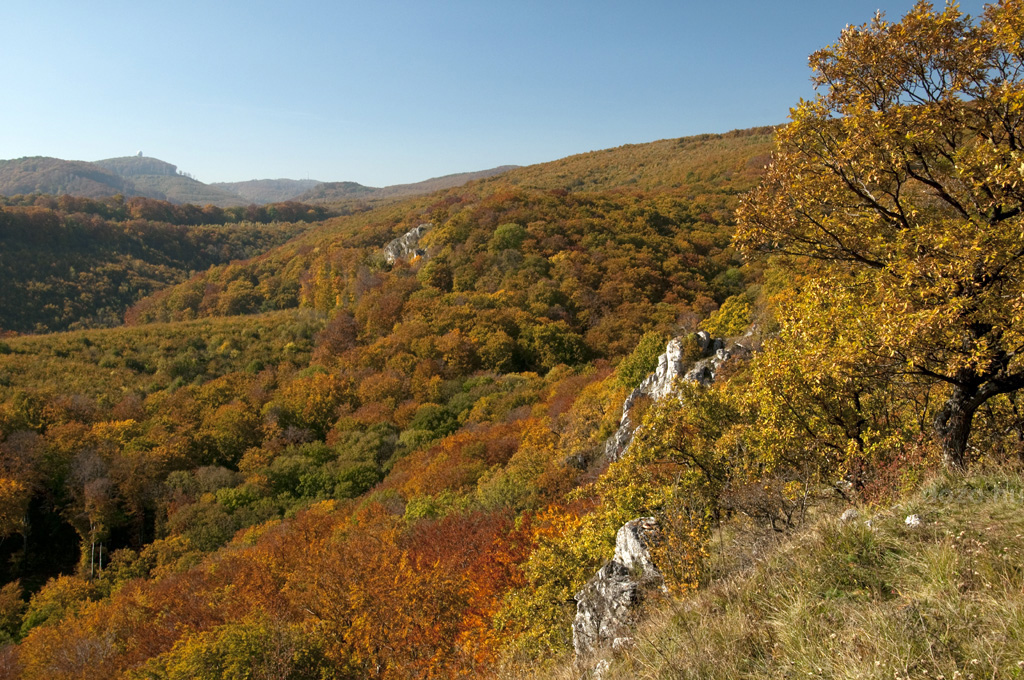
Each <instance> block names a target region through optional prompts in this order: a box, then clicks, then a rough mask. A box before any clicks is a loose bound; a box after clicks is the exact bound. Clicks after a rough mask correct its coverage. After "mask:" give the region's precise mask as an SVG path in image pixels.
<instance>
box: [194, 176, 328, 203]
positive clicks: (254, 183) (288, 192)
mask: <svg viewBox="0 0 1024 680" xmlns="http://www.w3.org/2000/svg"><path fill="white" fill-rule="evenodd" d="M319 184H321V182H320V180H316V179H251V180H249V181H247V182H213V183H211V184H210V185H209V186H211V187H216V188H218V189H223V190H224V191H230V192H231V193H233V194H238V195H239V196H241V197H242V198H244V199H245V200H247V201H249V202H251V203H256V204H259V205H262V204H264V203H279V202H282V201H291V200H294V199H295V197H297V196H299V195H301V194H303V193H305V192H307V191H309V190H310V189H312V188H313V187H315V186H317V185H319Z"/></svg>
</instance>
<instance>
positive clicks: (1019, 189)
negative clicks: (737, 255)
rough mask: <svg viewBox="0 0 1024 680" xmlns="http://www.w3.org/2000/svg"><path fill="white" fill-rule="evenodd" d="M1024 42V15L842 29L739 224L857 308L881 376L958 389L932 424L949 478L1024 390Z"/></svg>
mask: <svg viewBox="0 0 1024 680" xmlns="http://www.w3.org/2000/svg"><path fill="white" fill-rule="evenodd" d="M1022 38H1024V2H1020V1H1019V0H1003V1H1001V2H999V3H997V4H993V5H989V6H987V7H986V9H985V11H984V13H983V15H982V16H981V17H980V18H978V19H977V20H974V19H972V18H971V17H969V16H966V15H964V14H962V13H961V12H960V11H959V10H958V9H957V7H956V6H955V5H953V4H950V5H947V6H946V7H945V8H944V9H943V10H942V11H937V10H935V9H934V8H933V7H932V6H931V5H930V4H929V3H926V2H919V3H918V4H917V5H916V6H915V7H914V8H913V9H912V10H911V11H910V12H909V13H908V14H907V15H906V16H905V17H904V18H903V19H902V20H901V21H900V22H899V23H891V22H887V21H885V20H884V19H883V17H882V16H881V15H878V16H876V17H875V19H874V20H873V21H872V22H870V23H868V24H865V25H863V26H851V27H848V28H846V29H845V30H844V31H843V33H842V35H841V36H840V38H839V41H838V42H837V43H836V44H834V45H831V46H829V47H827V48H825V49H823V50H820V51H819V52H816V53H815V54H813V55H812V56H811V58H810V64H811V67H812V68H813V70H814V82H815V85H816V86H817V87H818V88H819V93H818V95H817V96H816V97H815V98H814V99H813V100H810V101H801V102H800V104H799V106H797V107H796V108H795V109H794V110H793V111H792V114H791V119H792V122H791V123H790V124H789V125H788V126H786V127H784V128H782V129H780V130H779V132H778V145H779V146H778V150H777V152H776V155H775V157H774V159H773V163H772V164H771V165H770V166H769V167H768V169H767V174H766V177H765V179H764V181H763V183H762V184H761V185H760V186H759V187H758V188H757V189H756V190H755V191H754V192H752V194H751V195H750V196H749V197H748V199H747V201H746V203H745V205H744V206H743V207H742V209H741V211H740V229H739V232H738V236H737V240H738V243H739V245H740V246H741V247H742V248H743V249H744V250H745V251H746V252H747V253H751V252H754V251H758V250H767V251H771V252H776V253H783V254H787V255H791V256H795V258H794V259H793V260H791V261H793V262H800V263H802V267H803V268H804V269H803V271H804V272H808V271H809V272H812V275H813V276H814V277H817V278H819V279H821V280H823V281H825V282H827V284H828V285H834V286H842V287H844V288H845V289H847V290H856V291H857V296H858V297H860V299H862V300H864V301H865V302H866V303H867V304H869V305H870V307H871V309H872V313H871V317H872V323H873V324H875V325H874V327H873V328H872V329H871V332H870V333H865V334H864V335H863V338H864V342H865V343H870V344H871V347H870V348H868V349H869V350H870V351H869V355H870V356H872V357H874V361H876V362H877V363H878V364H885V365H886V366H887V367H888V369H889V370H890V375H903V376H910V377H912V378H915V379H920V380H924V381H929V382H933V384H941V385H944V386H945V387H944V390H943V402H942V404H941V406H940V407H938V408H937V409H936V412H935V413H934V417H933V420H932V421H931V422H932V429H933V431H934V435H935V437H936V439H937V441H938V442H939V444H940V445H941V448H942V453H943V457H944V460H945V462H946V463H947V464H948V465H953V466H962V465H964V463H965V460H966V452H967V444H968V438H969V436H970V433H971V423H972V420H973V417H974V414H975V412H976V411H977V410H978V408H979V407H980V406H981V405H983V404H984V403H985V402H986V401H988V400H989V399H991V398H993V397H995V396H997V395H1001V394H1007V393H1010V392H1013V391H1015V390H1018V389H1020V388H1021V387H1024V361H1022V360H1021V350H1022V349H1024V271H1022V265H1024V215H1022V209H1024V148H1022V147H1024V127H1022V120H1024V44H1022ZM822 311H823V312H824V311H825V310H824V309H823V310H822Z"/></svg>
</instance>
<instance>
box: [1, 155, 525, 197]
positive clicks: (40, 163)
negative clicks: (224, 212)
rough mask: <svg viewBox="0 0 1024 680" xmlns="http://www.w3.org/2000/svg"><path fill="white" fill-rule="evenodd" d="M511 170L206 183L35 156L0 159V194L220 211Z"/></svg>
mask: <svg viewBox="0 0 1024 680" xmlns="http://www.w3.org/2000/svg"><path fill="white" fill-rule="evenodd" d="M514 167H516V166H512V165H504V166H501V167H498V168H492V169H490V170H482V171H479V172H465V173H459V174H454V175H446V176H444V177H436V178H433V179H428V180H426V181H423V182H417V183H415V184H398V185H394V186H389V187H382V188H378V187H368V186H364V185H362V184H358V183H356V182H320V181H318V180H311V179H305V180H295V179H258V180H249V181H247V182H215V183H212V184H205V183H203V182H200V181H198V180H196V179H193V178H192V177H190V176H189V175H187V174H185V173H181V172H179V171H178V168H177V166H175V165H172V164H171V163H167V162H165V161H162V160H160V159H158V158H149V157H146V156H124V157H121V158H108V159H105V160H101V161H95V162H92V163H90V162H86V161H66V160H62V159H60V158H49V157H44V156H33V157H28V158H18V159H14V160H8V161H0V196H14V195H18V194H33V193H40V194H54V195H61V194H70V195H74V196H84V197H86V198H103V197H105V196H113V195H116V194H122V195H124V196H146V197H148V198H156V199H160V200H165V201H170V202H172V203H193V204H195V205H207V204H212V205H216V206H220V207H222V208H227V207H231V206H237V205H249V204H252V203H256V204H260V205H262V204H265V203H279V202H283V201H291V200H296V201H302V202H305V203H330V202H337V201H348V200H351V199H384V198H401V197H406V196H414V195H417V194H426V193H430V192H432V191H438V190H440V189H449V188H452V187H456V186H460V185H462V184H465V183H466V182H469V181H472V180H475V179H482V178H485V177H493V176H495V175H499V174H501V173H503V172H506V171H508V170H511V169H513V168H514Z"/></svg>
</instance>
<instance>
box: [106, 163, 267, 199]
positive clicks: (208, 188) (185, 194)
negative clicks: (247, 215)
mask: <svg viewBox="0 0 1024 680" xmlns="http://www.w3.org/2000/svg"><path fill="white" fill-rule="evenodd" d="M95 164H96V165H99V166H100V167H103V168H106V169H108V170H110V171H112V172H114V173H116V174H118V175H120V176H121V177H123V178H125V179H127V180H129V181H131V183H132V184H133V185H134V188H135V190H134V191H133V192H131V193H132V195H137V196H148V197H150V198H162V199H165V200H168V201H171V202H172V203H193V204H195V205H207V204H212V205H216V206H220V207H221V208H229V207H231V206H234V205H246V204H248V203H251V202H252V201H249V200H247V199H246V198H245V197H243V196H240V195H238V194H237V193H234V192H231V191H226V190H224V189H222V188H220V187H215V186H213V185H210V184H204V183H202V182H200V181H198V180H195V179H192V178H191V177H189V176H187V175H183V174H180V173H179V172H178V168H177V166H175V165H171V164H170V163H167V162H165V161H162V160H159V159H157V158H148V157H146V156H124V157H122V158H107V159H105V160H102V161H96V163H95Z"/></svg>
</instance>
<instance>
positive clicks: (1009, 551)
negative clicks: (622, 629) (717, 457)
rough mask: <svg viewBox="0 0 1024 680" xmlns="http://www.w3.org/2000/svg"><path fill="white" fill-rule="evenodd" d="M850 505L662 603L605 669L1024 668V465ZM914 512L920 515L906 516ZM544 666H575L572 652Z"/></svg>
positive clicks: (959, 673)
mask: <svg viewBox="0 0 1024 680" xmlns="http://www.w3.org/2000/svg"><path fill="white" fill-rule="evenodd" d="M840 511H841V509H839V508H837V509H836V510H835V513H836V514H835V516H832V517H823V518H820V519H819V520H818V521H816V522H815V523H813V525H812V526H809V527H807V528H806V529H805V530H804V531H802V532H800V533H799V534H798V535H796V536H795V537H794V538H793V539H791V540H789V541H786V542H784V543H783V544H782V545H781V546H780V547H778V548H768V549H767V550H764V549H763V548H762V554H761V555H758V556H756V557H755V556H754V555H747V557H748V559H751V560H752V561H753V565H752V566H750V567H748V568H746V569H745V570H742V571H738V572H736V573H732V574H729V575H728V577H725V578H721V579H718V580H714V581H712V582H711V583H710V584H708V585H707V586H706V590H705V591H704V592H703V593H700V594H698V595H697V596H695V597H690V598H687V599H686V600H683V601H671V600H669V601H663V602H661V603H660V604H659V606H658V609H657V611H656V612H654V613H653V614H652V616H651V620H650V621H649V622H648V623H646V624H645V625H643V626H642V628H641V630H640V631H638V634H637V636H636V638H635V639H634V640H633V643H634V644H633V645H632V646H623V647H622V650H621V652H620V653H619V654H617V655H616V656H617V658H615V659H614V660H612V664H611V666H610V668H608V669H606V671H605V672H604V673H603V674H602V677H603V678H608V679H609V680H617V679H620V678H621V679H625V678H643V679H650V680H654V679H656V678H666V677H673V678H681V679H689V678H692V679H693V680H697V679H700V680H714V679H718V678H720V679H722V680H732V679H733V678H744V677H746V678H765V679H772V678H779V679H781V678H792V677H815V678H836V679H839V678H879V679H880V680H881V679H883V678H884V679H886V680H888V679H889V678H893V677H898V678H942V677H944V678H970V677H976V678H982V677H985V678H1014V677H1017V676H1018V675H1019V674H1020V666H1021V660H1022V659H1024V621H1022V616H1021V615H1022V612H1024V596H1022V593H1024V569H1022V565H1024V547H1022V545H1021V541H1020V537H1021V535H1022V534H1024V512H1022V511H1024V486H1022V482H1021V478H1020V476H1019V474H1016V473H1013V472H1009V473H1008V472H1006V471H998V470H997V471H992V472H988V473H986V472H983V471H982V472H977V473H974V474H972V475H970V476H966V477H962V476H940V477H938V478H937V479H934V480H932V481H931V482H929V483H928V484H926V485H925V486H924V488H923V489H922V490H920V491H919V492H917V493H915V494H913V495H912V496H910V497H908V498H906V499H904V500H903V502H902V503H900V504H899V505H896V506H893V507H883V508H864V507H862V508H861V509H860V514H859V517H858V518H857V519H856V520H855V521H850V522H842V521H839V520H838V513H839V512H840ZM911 515H916V516H917V517H918V518H919V520H920V524H918V525H908V524H907V523H906V521H905V518H907V517H908V516H911ZM729 549H730V550H733V551H736V552H747V551H749V550H750V546H749V545H748V546H743V545H730V546H729ZM609 658H611V657H610V656H609ZM543 677H546V678H571V677H577V675H576V671H575V670H574V669H573V668H572V667H571V666H570V665H569V664H566V665H565V666H562V667H561V668H559V669H558V670H550V669H549V670H547V671H546V672H545V673H544V674H543Z"/></svg>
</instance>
